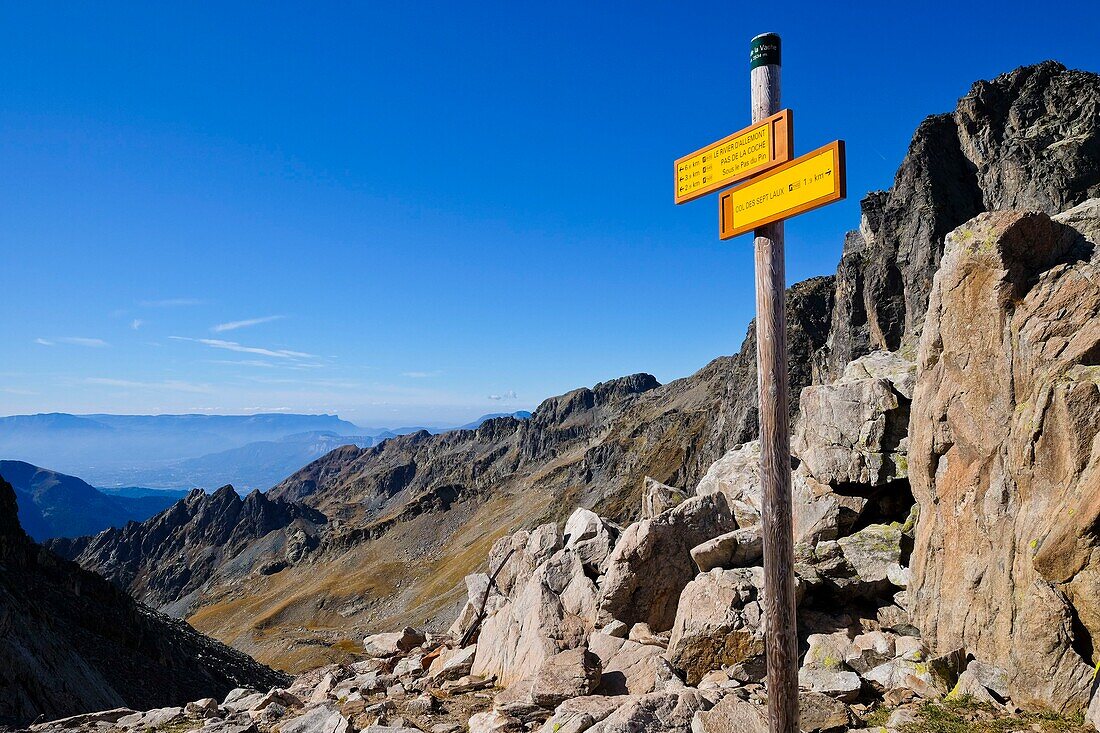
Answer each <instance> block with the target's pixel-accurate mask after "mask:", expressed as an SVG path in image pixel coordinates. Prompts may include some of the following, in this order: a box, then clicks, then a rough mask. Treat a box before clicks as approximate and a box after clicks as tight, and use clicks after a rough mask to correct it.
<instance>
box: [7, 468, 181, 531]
mask: <svg viewBox="0 0 1100 733" xmlns="http://www.w3.org/2000/svg"><path fill="white" fill-rule="evenodd" d="M0 476H3V477H4V478H5V479H7V481H8V482H10V483H11V485H12V487H13V488H14V490H15V498H16V502H17V503H18V506H19V523H20V524H21V525H23V529H24V531H26V533H27V534H29V535H30V536H31V538H32V539H34V540H35V541H37V542H42V541H44V540H47V539H50V538H52V537H79V536H81V535H86V534H97V533H99V532H101V531H102V530H104V529H107V528H108V527H124V526H126V523H127V522H131V521H134V522H143V521H145V520H146V519H148V518H149V517H151V516H153V515H154V514H159V513H160V512H162V511H164V510H165V509H167V508H168V507H170V506H171V505H172V504H174V503H176V502H177V501H179V500H180V499H181V498H183V497H184V496H186V495H187V492H185V491H173V490H163V491H153V490H146V493H144V494H143V495H134V494H132V493H131V494H129V495H127V494H114V495H111V494H108V493H105V492H102V491H98V490H97V489H95V488H94V487H92V486H90V485H89V484H87V483H86V482H84V481H82V480H81V479H78V478H76V477H75V476H66V475H65V474H63V473H57V472H55V471H50V470H48V469H44V468H39V467H38V466H32V465H31V464H29V463H23V462H22V461H0ZM131 491H133V490H131ZM139 491H140V490H139Z"/></svg>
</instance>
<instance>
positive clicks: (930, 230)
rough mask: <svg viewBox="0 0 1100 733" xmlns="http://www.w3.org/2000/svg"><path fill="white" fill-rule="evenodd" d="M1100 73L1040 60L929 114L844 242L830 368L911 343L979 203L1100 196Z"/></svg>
mask: <svg viewBox="0 0 1100 733" xmlns="http://www.w3.org/2000/svg"><path fill="white" fill-rule="evenodd" d="M1098 160H1100V76H1097V75H1096V74H1092V73H1088V72H1084V71H1071V70H1067V69H1066V68H1065V67H1064V66H1062V65H1061V64H1058V63H1056V62H1053V61H1047V62H1044V63H1042V64H1038V65H1035V66H1026V67H1023V68H1020V69H1017V70H1015V71H1013V72H1011V73H1009V74H1004V75H1002V76H999V77H997V78H996V79H994V80H993V81H980V82H977V83H976V84H974V85H973V86H972V87H971V89H970V91H969V93H968V94H967V95H966V96H964V97H963V98H962V99H960V100H959V104H958V107H957V108H956V110H955V112H954V113H953V114H946V115H935V116H932V117H929V118H928V119H926V120H925V121H924V122H923V123H922V124H921V125H920V127H919V128H918V129H917V132H916V134H915V135H914V136H913V142H912V144H911V145H910V147H909V152H908V154H907V155H906V156H905V159H904V160H903V161H902V164H901V167H899V168H898V172H897V176H896V177H895V179H894V185H893V187H892V188H891V189H890V190H889V191H878V192H875V193H871V194H869V195H868V196H867V197H866V198H865V199H864V200H863V202H862V209H863V218H862V222H861V224H860V228H859V230H858V231H855V232H851V233H850V234H849V235H848V238H847V240H846V241H845V243H844V254H843V257H842V258H841V262H840V266H839V267H838V268H837V275H836V306H835V308H834V310H833V316H832V327H831V329H830V334H829V342H828V346H827V348H826V349H825V350H824V352H823V354H822V356H821V359H822V361H823V363H824V364H825V365H826V376H827V377H836V376H837V375H839V373H840V372H841V371H843V369H844V366H845V365H846V364H847V363H848V362H850V361H852V360H853V359H856V358H858V357H860V356H863V355H864V354H866V353H868V352H870V351H874V350H876V349H887V350H890V351H895V350H898V349H900V348H906V349H909V350H915V347H916V340H917V338H918V337H919V335H920V330H921V327H922V325H923V323H924V315H925V311H926V310H927V308H928V295H929V293H930V292H931V289H932V278H933V276H934V275H935V273H936V270H937V269H939V264H940V258H941V257H942V256H943V246H944V237H945V236H946V234H947V233H948V232H949V231H951V230H952V229H954V228H955V227H958V226H960V225H961V224H963V223H965V222H966V221H968V220H970V219H971V218H973V217H974V216H976V215H977V214H979V213H981V212H983V211H994V210H998V209H1024V210H1034V211H1042V212H1045V213H1048V214H1055V213H1058V212H1059V211H1063V210H1065V209H1068V208H1070V207H1071V206H1074V205H1076V204H1079V203H1081V202H1082V201H1084V200H1085V199H1088V198H1091V197H1094V196H1098V195H1100V165H1098Z"/></svg>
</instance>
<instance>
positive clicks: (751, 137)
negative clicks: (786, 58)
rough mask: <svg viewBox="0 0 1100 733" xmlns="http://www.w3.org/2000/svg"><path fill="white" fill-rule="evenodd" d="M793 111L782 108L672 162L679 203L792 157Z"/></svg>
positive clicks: (784, 161)
mask: <svg viewBox="0 0 1100 733" xmlns="http://www.w3.org/2000/svg"><path fill="white" fill-rule="evenodd" d="M793 136H794V125H793V115H792V114H791V111H790V110H789V109H785V110H782V111H781V112H779V113H778V114H774V115H772V116H771V117H768V118H767V119H764V120H761V121H760V122H757V123H756V124H755V125H751V126H749V127H746V128H745V129H744V130H740V131H738V132H735V133H733V134H732V135H730V136H728V137H724V138H722V139H721V140H719V141H718V142H716V143H713V144H711V145H708V146H706V147H705V148H701V149H699V150H696V151H695V152H694V153H691V154H690V155H685V156H684V157H683V158H680V159H679V160H677V161H676V163H675V164H674V165H673V172H674V174H675V183H676V187H675V192H676V196H675V198H676V203H678V204H682V203H684V202H685V201H691V200H692V199H696V198H699V197H700V196H705V195H706V194H708V193H711V192H712V191H717V190H718V189H720V188H723V187H724V186H728V185H730V184H731V183H735V182H736V181H741V180H744V179H745V178H748V177H749V176H752V175H755V174H757V173H760V172H762V171H765V170H767V169H769V168H774V167H775V166H777V165H779V164H780V163H786V162H787V161H788V160H790V159H791V151H792V150H793V149H794V144H793V142H792V140H793Z"/></svg>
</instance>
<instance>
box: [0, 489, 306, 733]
mask: <svg viewBox="0 0 1100 733" xmlns="http://www.w3.org/2000/svg"><path fill="white" fill-rule="evenodd" d="M0 660H2V662H3V663H2V664H0V723H7V724H12V725H25V724H27V723H29V722H32V721H33V720H34V719H36V718H37V717H38V716H40V715H44V716H46V717H47V718H51V719H52V718H59V717H63V716H66V715H73V714H76V713H81V712H87V711H89V710H102V709H107V708H113V707H120V706H129V707H133V708H137V709H148V708H153V707H160V706H167V705H180V704H183V703H185V702H188V701H190V700H195V699H199V698H203V697H218V698H220V697H221V696H223V695H225V694H226V693H227V692H228V691H229V690H231V689H233V688H234V687H237V686H241V685H252V686H256V687H262V688H265V689H266V688H267V687H269V686H272V685H278V684H285V683H286V678H285V677H284V676H283V675H282V674H280V673H277V672H274V671H273V670H271V669H269V668H267V667H265V666H263V665H261V664H259V663H257V662H256V661H255V660H253V659H252V658H250V657H248V656H247V655H245V654H242V653H241V652H238V651H235V650H233V649H230V648H229V647H227V646H225V645H223V644H221V643H219V642H217V641H214V640H213V639H210V638H208V637H206V636H203V635H202V634H200V633H199V632H197V631H195V630H194V629H193V628H191V627H190V626H188V625H187V624H186V623H184V622H182V621H178V620H176V619H172V618H169V617H166V616H163V615H161V614H158V613H156V612H155V611H152V610H150V609H149V608H146V607H144V606H141V605H139V604H137V603H135V602H134V601H133V600H132V599H131V598H130V597H129V596H127V595H126V594H125V593H123V592H122V591H120V590H118V589H117V588H115V587H114V586H112V585H111V584H109V583H108V582H107V581H105V580H104V579H103V578H101V577H99V576H98V575H95V574H94V573H90V572H87V571H85V570H82V569H81V568H80V567H79V566H77V565H76V564H75V563H71V562H68V561H66V560H62V559H61V558H59V557H57V556H56V555H55V554H53V553H52V552H50V551H49V550H46V549H45V548H43V547H41V546H40V545H36V544H34V543H33V542H32V541H31V540H30V538H28V537H27V535H26V534H25V533H24V532H23V530H22V528H21V527H20V526H19V522H18V520H17V518H16V502H15V493H14V491H13V490H12V488H11V485H10V484H8V483H7V482H6V481H4V480H3V479H2V478H0Z"/></svg>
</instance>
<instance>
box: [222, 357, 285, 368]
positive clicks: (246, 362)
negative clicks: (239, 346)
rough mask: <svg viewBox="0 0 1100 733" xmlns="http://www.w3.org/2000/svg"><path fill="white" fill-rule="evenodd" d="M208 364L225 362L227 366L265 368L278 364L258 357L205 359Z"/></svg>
mask: <svg viewBox="0 0 1100 733" xmlns="http://www.w3.org/2000/svg"><path fill="white" fill-rule="evenodd" d="M207 361H208V362H209V363H210V364H226V365H228V366H250V367H264V368H267V369H274V368H276V367H277V366H279V365H278V364H272V363H271V362H270V361H261V360H260V359H207Z"/></svg>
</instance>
